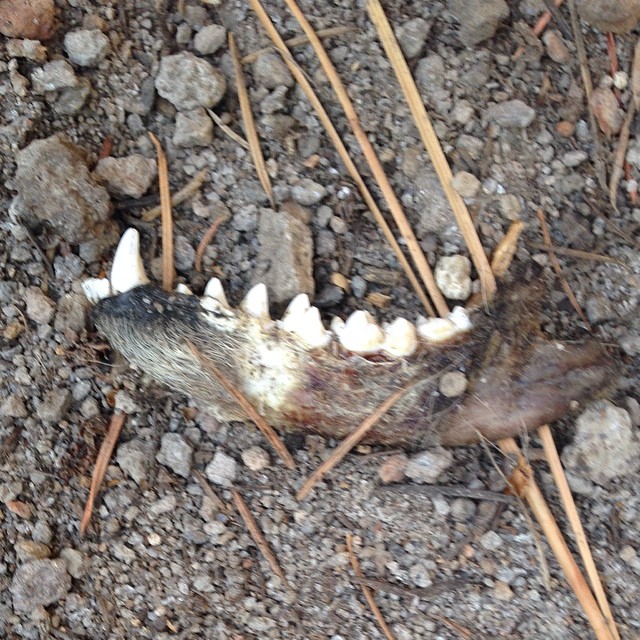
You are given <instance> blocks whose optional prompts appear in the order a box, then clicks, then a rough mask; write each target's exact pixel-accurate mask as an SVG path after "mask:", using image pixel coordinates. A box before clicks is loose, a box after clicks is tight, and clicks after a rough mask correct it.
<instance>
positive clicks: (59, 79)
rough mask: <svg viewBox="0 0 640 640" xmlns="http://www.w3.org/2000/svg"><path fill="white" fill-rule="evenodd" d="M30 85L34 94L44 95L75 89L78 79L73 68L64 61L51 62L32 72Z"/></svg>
mask: <svg viewBox="0 0 640 640" xmlns="http://www.w3.org/2000/svg"><path fill="white" fill-rule="evenodd" d="M31 83H32V85H33V90H34V91H35V92H36V93H45V92H46V91H58V90H59V89H64V88H65V87H75V86H76V85H77V84H78V78H76V72H75V71H74V70H73V67H72V66H71V65H70V64H69V63H68V62H67V61H66V60H53V61H51V62H47V64H45V65H44V66H42V67H40V68H39V69H34V70H33V72H32V73H31Z"/></svg>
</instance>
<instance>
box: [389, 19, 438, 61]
mask: <svg viewBox="0 0 640 640" xmlns="http://www.w3.org/2000/svg"><path fill="white" fill-rule="evenodd" d="M430 30H431V25H430V24H429V23H428V22H427V21H426V20H425V19H424V18H412V19H411V20H407V22H405V23H404V24H402V25H401V26H400V27H399V28H398V29H397V38H398V44H399V45H400V48H401V49H402V53H404V55H405V57H407V58H415V57H416V56H418V55H419V54H420V52H421V51H422V47H424V45H425V42H426V41H427V37H428V36H429V31H430Z"/></svg>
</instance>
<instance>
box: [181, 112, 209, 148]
mask: <svg viewBox="0 0 640 640" xmlns="http://www.w3.org/2000/svg"><path fill="white" fill-rule="evenodd" d="M212 140H213V121H212V120H211V118H210V117H209V114H208V113H207V112H206V111H205V110H204V108H203V107H199V108H198V109H192V110H191V111H179V112H178V113H177V114H176V128H175V131H174V132H173V144H174V145H175V146H176V147H206V146H208V145H210V144H211V141H212Z"/></svg>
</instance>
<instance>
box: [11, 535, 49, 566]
mask: <svg viewBox="0 0 640 640" xmlns="http://www.w3.org/2000/svg"><path fill="white" fill-rule="evenodd" d="M14 549H15V552H16V558H17V560H18V562H29V561H31V560H43V559H44V558H48V557H49V556H50V555H51V549H49V547H48V546H47V545H46V544H42V542H34V541H33V540H18V541H17V542H16V544H15V546H14Z"/></svg>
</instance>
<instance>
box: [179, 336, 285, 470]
mask: <svg viewBox="0 0 640 640" xmlns="http://www.w3.org/2000/svg"><path fill="white" fill-rule="evenodd" d="M186 342H187V346H188V347H189V350H190V351H191V353H192V354H193V355H194V356H195V357H196V359H197V360H198V362H199V363H200V366H202V367H203V368H204V369H205V370H206V371H207V372H209V373H210V374H211V375H212V376H213V377H214V378H215V379H216V381H217V382H218V383H219V384H220V386H221V387H222V388H223V389H224V390H225V391H226V392H227V393H228V394H229V395H230V396H231V397H232V398H233V399H234V400H235V401H236V402H237V403H238V404H239V405H240V406H241V407H242V408H243V409H244V411H245V413H246V414H247V416H248V417H249V418H251V420H253V422H254V423H255V425H256V427H258V429H260V431H262V433H263V435H264V437H265V438H266V439H267V440H268V442H269V443H270V444H271V446H272V447H273V448H274V449H275V450H276V452H277V453H278V455H279V456H280V457H281V458H282V460H283V461H284V463H285V464H286V465H287V467H288V468H289V469H295V468H296V463H295V462H294V460H293V457H292V456H291V454H290V453H289V451H288V450H287V448H286V447H285V446H284V443H283V442H282V440H280V438H279V437H278V434H277V433H276V432H275V431H274V430H273V427H271V426H270V425H268V424H267V423H266V422H265V420H264V418H263V417H262V416H261V415H260V414H259V413H258V412H257V411H256V410H255V409H254V407H253V405H252V404H251V403H250V402H249V401H248V400H247V399H246V398H245V397H244V395H243V394H242V393H241V392H240V390H239V389H237V388H236V387H235V386H234V385H233V384H232V383H231V382H230V381H229V380H228V379H227V378H226V377H225V376H224V374H223V373H222V372H221V371H220V370H219V369H218V367H216V365H215V364H214V363H213V362H212V361H211V360H210V359H209V358H207V357H206V356H205V355H204V354H202V353H201V352H200V351H198V349H197V348H196V346H195V345H194V344H193V343H192V342H190V341H189V340H187V341H186Z"/></svg>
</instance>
